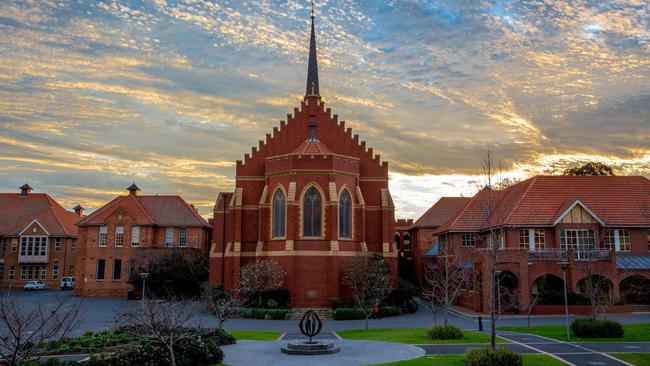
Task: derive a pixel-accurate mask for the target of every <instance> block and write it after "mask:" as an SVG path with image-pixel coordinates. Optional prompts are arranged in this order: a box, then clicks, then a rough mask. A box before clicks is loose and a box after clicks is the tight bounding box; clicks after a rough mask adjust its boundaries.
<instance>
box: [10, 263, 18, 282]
mask: <svg viewBox="0 0 650 366" xmlns="http://www.w3.org/2000/svg"><path fill="white" fill-rule="evenodd" d="M15 276H16V267H15V266H10V267H9V279H10V280H13V279H14V277H15Z"/></svg>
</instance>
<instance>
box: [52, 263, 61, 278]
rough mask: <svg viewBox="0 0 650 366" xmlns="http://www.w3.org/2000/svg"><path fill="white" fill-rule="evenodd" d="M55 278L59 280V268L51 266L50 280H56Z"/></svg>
mask: <svg viewBox="0 0 650 366" xmlns="http://www.w3.org/2000/svg"><path fill="white" fill-rule="evenodd" d="M57 278H59V266H57V265H54V266H52V279H53V280H56V279H57Z"/></svg>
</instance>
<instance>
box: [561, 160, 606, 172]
mask: <svg viewBox="0 0 650 366" xmlns="http://www.w3.org/2000/svg"><path fill="white" fill-rule="evenodd" d="M563 175H614V169H612V167H610V166H609V165H607V164H604V163H601V162H598V161H590V162H588V163H586V164H584V165H581V166H575V167H573V168H567V169H565V170H564V173H563Z"/></svg>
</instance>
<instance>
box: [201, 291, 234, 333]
mask: <svg viewBox="0 0 650 366" xmlns="http://www.w3.org/2000/svg"><path fill="white" fill-rule="evenodd" d="M203 302H204V303H205V305H206V307H207V308H208V310H209V311H210V313H212V315H214V316H215V317H217V321H218V322H219V323H218V328H219V329H223V324H224V323H225V322H226V320H227V319H228V318H229V317H230V315H231V313H232V307H233V304H234V302H235V299H234V297H233V296H232V295H230V294H229V293H228V292H226V290H225V289H224V288H223V286H222V285H219V286H207V287H206V288H205V290H203Z"/></svg>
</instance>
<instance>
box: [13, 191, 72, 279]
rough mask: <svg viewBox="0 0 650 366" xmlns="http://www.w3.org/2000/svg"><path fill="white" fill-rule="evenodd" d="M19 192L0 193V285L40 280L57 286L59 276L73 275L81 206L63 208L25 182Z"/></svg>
mask: <svg viewBox="0 0 650 366" xmlns="http://www.w3.org/2000/svg"><path fill="white" fill-rule="evenodd" d="M20 190H21V191H20V193H0V288H2V289H9V288H12V289H17V288H22V287H23V286H24V285H25V283H26V282H27V281H30V280H40V281H43V282H44V283H45V285H46V286H47V287H51V288H58V286H59V280H60V278H61V277H62V276H72V275H73V274H74V271H75V263H74V257H75V255H76V250H77V243H76V241H77V227H76V226H75V224H76V223H77V221H79V220H80V219H81V218H82V216H81V215H82V214H83V208H82V207H81V206H77V207H75V212H71V211H68V210H66V209H65V208H63V207H62V206H61V205H60V204H58V203H57V202H56V201H55V200H54V199H53V198H52V197H50V196H49V195H48V194H46V193H33V192H32V187H30V186H29V185H28V184H25V185H23V186H22V187H20Z"/></svg>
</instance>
